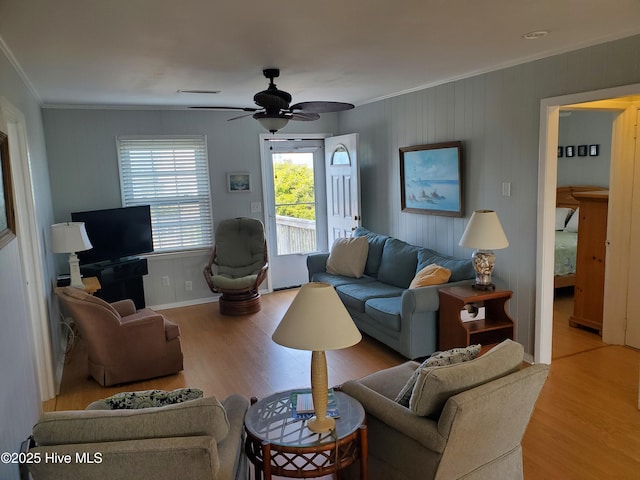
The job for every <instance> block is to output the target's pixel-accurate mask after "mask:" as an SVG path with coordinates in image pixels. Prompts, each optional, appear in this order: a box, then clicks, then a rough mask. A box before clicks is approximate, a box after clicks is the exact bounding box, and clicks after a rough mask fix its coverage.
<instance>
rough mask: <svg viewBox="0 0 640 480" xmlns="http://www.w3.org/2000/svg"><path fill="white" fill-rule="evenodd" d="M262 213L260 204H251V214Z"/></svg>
mask: <svg viewBox="0 0 640 480" xmlns="http://www.w3.org/2000/svg"><path fill="white" fill-rule="evenodd" d="M261 211H262V204H261V203H260V202H251V213H260V212H261Z"/></svg>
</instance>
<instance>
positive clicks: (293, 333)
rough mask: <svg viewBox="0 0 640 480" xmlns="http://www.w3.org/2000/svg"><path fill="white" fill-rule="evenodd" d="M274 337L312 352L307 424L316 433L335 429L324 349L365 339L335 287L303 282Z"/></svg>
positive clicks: (336, 348) (280, 341)
mask: <svg viewBox="0 0 640 480" xmlns="http://www.w3.org/2000/svg"><path fill="white" fill-rule="evenodd" d="M272 338H273V341H274V342H276V343H278V344H280V345H283V346H285V347H290V348H296V349H298V350H311V351H312V352H313V353H312V354H311V395H312V397H313V405H314V410H315V417H313V418H312V419H311V420H310V421H309V424H308V427H309V429H310V430H311V431H313V432H316V433H323V432H328V431H331V430H333V429H334V428H335V420H334V419H333V418H329V417H327V416H326V413H327V400H328V379H327V360H326V356H325V350H338V349H341V348H347V347H350V346H352V345H355V344H356V343H358V342H359V341H360V340H362V335H361V334H360V332H359V331H358V328H357V327H356V326H355V324H354V323H353V320H352V319H351V316H350V315H349V313H348V312H347V309H346V308H345V307H344V305H343V304H342V302H341V301H340V298H339V297H338V294H337V293H336V292H335V290H334V289H333V287H332V286H331V285H329V284H327V283H317V282H312V283H307V284H305V285H303V286H302V288H301V289H300V291H299V292H298V294H297V295H296V297H295V298H294V299H293V302H292V303H291V306H290V307H289V309H288V310H287V312H286V313H285V315H284V317H283V318H282V320H281V321H280V324H279V325H278V328H276V330H275V332H274V333H273V336H272Z"/></svg>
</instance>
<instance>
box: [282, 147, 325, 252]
mask: <svg viewBox="0 0 640 480" xmlns="http://www.w3.org/2000/svg"><path fill="white" fill-rule="evenodd" d="M313 158H314V156H313V152H281V153H272V154H271V160H272V162H273V188H274V197H275V212H276V227H277V228H276V235H277V248H278V251H277V253H278V255H289V254H296V253H298V254H299V253H309V252H314V251H316V203H315V202H316V200H315V184H314V170H313V166H314V165H313Z"/></svg>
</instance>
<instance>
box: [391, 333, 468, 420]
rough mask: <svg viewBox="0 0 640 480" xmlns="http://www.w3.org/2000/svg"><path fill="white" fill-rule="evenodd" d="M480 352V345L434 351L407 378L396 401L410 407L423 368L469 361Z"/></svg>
mask: <svg viewBox="0 0 640 480" xmlns="http://www.w3.org/2000/svg"><path fill="white" fill-rule="evenodd" d="M479 354H480V345H479V344H478V345H469V346H468V347H460V348H452V349H451V350H447V351H444V352H434V353H432V354H431V356H430V357H429V358H427V359H426V360H425V361H424V362H422V364H421V365H420V366H419V367H418V368H416V371H415V372H413V375H411V377H410V378H409V380H407V383H406V384H405V386H404V387H402V390H400V393H398V395H397V396H396V399H395V401H396V402H397V403H399V404H400V405H402V406H403V407H407V408H409V400H411V393H412V392H413V387H414V386H415V384H416V381H417V380H418V377H419V376H420V372H421V371H422V369H423V368H429V367H441V366H443V365H452V364H454V363H462V362H468V361H469V360H473V359H474V358H477V357H478V355H479Z"/></svg>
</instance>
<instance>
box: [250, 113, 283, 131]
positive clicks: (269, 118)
mask: <svg viewBox="0 0 640 480" xmlns="http://www.w3.org/2000/svg"><path fill="white" fill-rule="evenodd" d="M253 118H255V119H256V120H258V121H259V122H260V125H262V127H263V128H264V129H265V130H268V131H269V132H271V133H276V132H277V131H278V130H280V129H281V128H284V127H286V126H287V123H289V119H288V118H286V117H283V116H281V115H270V114H268V113H256V114H254V115H253Z"/></svg>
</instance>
